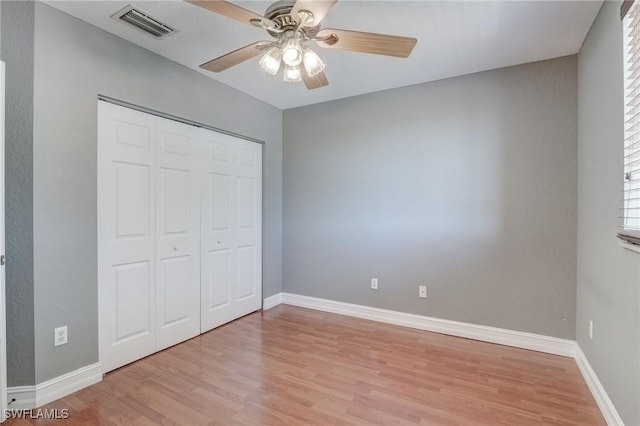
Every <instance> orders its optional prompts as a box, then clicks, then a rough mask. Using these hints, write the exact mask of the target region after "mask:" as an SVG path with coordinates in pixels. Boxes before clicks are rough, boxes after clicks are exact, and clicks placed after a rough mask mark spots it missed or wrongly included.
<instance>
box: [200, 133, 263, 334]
mask: <svg viewBox="0 0 640 426" xmlns="http://www.w3.org/2000/svg"><path fill="white" fill-rule="evenodd" d="M203 134H204V139H205V140H206V146H207V152H208V154H209V155H208V156H207V158H206V160H207V165H206V177H205V178H203V186H204V188H203V189H204V190H203V213H202V217H203V223H202V226H203V230H202V244H203V252H202V253H203V254H202V256H203V257H208V258H209V262H204V263H203V265H202V283H203V289H202V303H203V305H202V331H203V332H204V331H207V330H210V329H212V328H214V327H217V326H219V325H222V324H224V323H226V322H229V321H231V320H234V319H236V318H238V317H240V316H243V315H246V314H248V313H251V312H253V311H256V310H258V309H260V307H261V306H262V291H261V261H262V259H261V253H260V250H261V221H262V219H261V212H262V205H261V201H262V200H261V191H262V181H261V178H262V169H261V165H262V158H261V148H262V146H261V145H259V144H256V143H252V142H247V141H244V140H241V139H238V138H234V137H231V136H227V135H222V134H216V133H212V132H203Z"/></svg>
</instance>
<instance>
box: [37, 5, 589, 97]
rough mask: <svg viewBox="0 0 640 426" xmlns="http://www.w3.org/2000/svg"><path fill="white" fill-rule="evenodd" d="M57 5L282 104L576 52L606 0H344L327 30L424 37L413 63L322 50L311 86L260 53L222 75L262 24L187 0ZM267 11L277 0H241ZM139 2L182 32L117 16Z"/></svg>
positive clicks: (332, 14) (262, 33)
mask: <svg viewBox="0 0 640 426" xmlns="http://www.w3.org/2000/svg"><path fill="white" fill-rule="evenodd" d="M47 3H48V4H49V5H50V6H52V7H55V8H57V9H59V10H62V11H64V12H66V13H68V14H70V15H73V16H75V17H77V18H79V19H82V20H83V21H86V22H88V23H90V24H93V25H95V26H97V27H100V28H102V29H104V30H106V31H109V32H111V33H113V34H115V35H117V36H119V37H122V38H124V39H126V40H129V41H130V42H132V43H135V44H138V45H140V46H142V47H144V48H146V49H148V50H151V51H153V52H156V53H158V54H160V55H162V56H164V57H166V58H168V59H171V60H173V61H175V62H178V63H180V64H183V65H185V66H187V67H189V68H192V69H194V70H197V71H198V72H202V73H203V74H205V75H207V76H209V77H211V78H214V79H216V80H218V81H220V82H222V83H224V84H227V85H229V86H231V87H234V88H236V89H238V90H240V91H242V92H245V93H247V94H249V95H251V96H253V97H256V98H258V99H261V100H263V101H265V102H267V103H269V104H271V105H274V106H276V107H278V108H280V109H287V108H293V107H297V106H302V105H309V104H313V103H318V102H324V101H328V100H333V99H340V98H344V97H349V96H355V95H360V94H364V93H371V92H376V91H380V90H385V89H390V88H394V87H400V86H407V85H411V84H416V83H423V82H428V81H433V80H438V79H442V78H447V77H453V76H457V75H463V74H469V73H473V72H478V71H484V70H489V69H495V68H501V67H505V66H510V65H516V64H521V63H527V62H534V61H539V60H544V59H550V58H555V57H560V56H565V55H570V54H574V53H577V52H578V50H579V49H580V46H581V45H582V42H583V40H584V38H585V36H586V34H587V32H588V31H589V28H590V26H591V24H592V22H593V20H594V19H595V16H596V15H597V13H598V10H599V9H600V6H601V5H602V1H564V2H563V1H471V2H457V1H398V0H396V1H353V0H340V1H339V2H338V3H337V4H336V6H335V7H334V8H333V9H332V10H331V12H330V13H329V15H328V16H327V17H326V18H325V20H324V21H323V25H322V26H323V27H329V28H342V29H354V30H360V31H369V32H380V33H387V34H396V35H403V36H410V37H415V38H417V39H418V43H417V45H416V47H415V49H414V51H413V54H412V55H411V57H409V58H408V59H399V58H392V57H385V56H377V55H369V54H364V53H354V52H342V51H335V50H328V49H322V48H319V47H317V48H314V50H316V52H317V53H318V54H319V55H320V56H321V57H322V58H323V59H324V61H325V62H326V69H325V73H326V75H327V77H328V79H329V82H330V84H329V86H328V87H323V88H320V89H316V90H313V91H309V90H307V89H306V88H305V87H304V84H303V83H285V82H283V81H282V79H281V77H273V76H270V75H267V74H265V73H264V72H262V71H261V70H260V68H259V66H258V60H259V57H256V58H254V59H252V60H249V61H247V62H245V63H243V64H240V65H237V66H235V67H233V68H230V69H229V70H226V71H224V72H222V73H218V74H214V73H210V72H208V71H204V70H201V69H200V68H198V65H200V64H201V63H203V62H206V61H208V60H210V59H213V58H215V57H217V56H220V55H222V54H225V53H227V52H229V51H231V50H234V49H237V48H239V47H242V46H244V45H247V44H250V43H252V42H254V41H257V40H268V39H269V36H268V35H267V33H266V32H265V31H264V30H262V29H259V28H255V27H252V26H249V25H243V24H242V23H240V22H237V21H234V20H231V19H228V18H226V17H224V16H220V15H217V14H215V13H212V12H209V11H206V10H204V9H201V8H199V7H197V6H193V5H191V4H188V3H185V2H182V1H119V0H116V1H50V2H47ZM234 3H236V4H238V5H241V6H242V7H245V8H247V9H251V10H253V11H256V12H258V13H260V14H262V13H263V12H264V10H265V9H266V8H267V7H268V5H269V4H270V3H269V2H263V1H236V2H234ZM128 4H133V5H134V6H136V7H137V8H139V9H142V10H143V11H145V12H147V13H149V14H150V15H151V16H153V17H155V18H157V19H159V20H161V21H163V22H166V23H167V24H169V25H171V26H173V27H174V28H177V29H178V30H179V32H178V33H177V34H175V35H172V36H170V37H168V38H166V39H163V40H156V39H153V38H151V37H149V36H147V35H145V34H143V33H141V32H140V31H137V30H136V29H133V28H130V27H128V26H126V25H125V24H122V23H120V22H117V21H115V20H114V19H111V18H110V16H111V15H112V14H114V13H115V12H117V11H118V10H120V9H122V8H123V7H125V6H127V5H128Z"/></svg>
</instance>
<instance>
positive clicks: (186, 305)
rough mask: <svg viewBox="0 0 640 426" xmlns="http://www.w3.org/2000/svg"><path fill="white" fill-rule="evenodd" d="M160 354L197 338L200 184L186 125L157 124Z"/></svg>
mask: <svg viewBox="0 0 640 426" xmlns="http://www.w3.org/2000/svg"><path fill="white" fill-rule="evenodd" d="M157 126H158V127H157V129H158V130H157V132H158V141H157V144H156V147H157V150H158V153H157V158H158V161H157V165H156V175H157V187H156V196H157V201H156V212H157V232H156V234H157V240H156V251H157V263H156V264H157V282H156V295H157V300H158V304H157V307H156V309H157V327H158V350H160V349H163V348H166V347H168V346H171V345H174V344H176V343H179V342H181V341H184V340H187V339H189V338H191V337H194V336H197V335H198V334H199V332H200V182H199V179H198V174H199V167H198V155H197V154H198V147H197V144H198V138H197V132H196V131H195V130H196V129H195V128H193V127H192V126H188V125H186V124H182V123H177V122H173V121H168V120H164V119H160V118H159V119H158V124H157Z"/></svg>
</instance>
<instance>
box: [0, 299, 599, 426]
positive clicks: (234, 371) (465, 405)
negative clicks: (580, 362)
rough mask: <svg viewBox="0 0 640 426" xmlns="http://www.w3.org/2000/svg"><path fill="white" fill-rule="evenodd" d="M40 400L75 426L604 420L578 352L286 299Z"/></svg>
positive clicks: (580, 423)
mask: <svg viewBox="0 0 640 426" xmlns="http://www.w3.org/2000/svg"><path fill="white" fill-rule="evenodd" d="M42 408H47V409H62V408H66V409H68V410H69V414H70V417H69V419H67V420H61V421H56V422H55V423H64V424H70V425H85V424H86V425H121V426H123V425H143V426H146V425H189V426H191V425H194V426H195V425H225V426H235V425H322V426H326V425H349V426H351V425H357V426H360V425H430V426H434V425H435V426H439V425H443V426H468V425H496V424H498V425H500V424H503V425H514V424H517V425H519V426H525V425H556V426H589V425H604V424H605V422H604V419H603V417H602V415H601V413H600V411H599V410H598V407H597V405H596V403H595V401H594V399H593V397H592V395H591V393H590V391H589V389H588V387H587V385H586V383H585V382H584V380H583V378H582V376H581V374H580V371H579V370H578V368H577V366H576V364H575V361H574V360H573V359H570V358H564V357H560V356H555V355H549V354H543V353H539V352H533V351H527V350H523V349H518V348H512V347H506V346H500V345H495V344H490V343H483V342H478V341H473V340H468V339H462V338H458V337H453V336H445V335H440V334H436V333H430V332H426V331H420V330H413V329H409V328H403V327H398V326H392V325H387V324H382V323H377V322H372V321H367V320H361V319H357V318H350V317H345V316H340V315H335V314H329V313H324V312H318V311H313V310H308V309H302V308H295V307H291V306H284V305H281V306H278V307H276V308H273V309H271V310H269V311H267V312H258V313H255V314H252V315H248V316H246V317H243V318H241V319H239V320H237V321H234V322H232V323H229V324H227V325H225V326H222V327H219V328H218V329H215V330H212V331H210V332H208V333H205V334H203V335H201V336H199V337H196V338H194V339H191V340H189V341H187V342H184V343H182V344H180V345H177V346H174V347H171V348H168V349H166V350H164V351H162V352H160V353H157V354H154V355H152V356H150V357H147V358H145V359H142V360H140V361H138V362H136V363H133V364H130V365H127V366H125V367H122V368H120V369H119V370H116V371H113V372H111V373H109V374H107V375H106V376H105V377H104V380H103V381H102V382H100V383H98V384H95V385H93V386H91V387H88V388H86V389H83V390H81V391H79V392H76V393H74V394H72V395H69V396H67V397H65V398H63V399H61V400H58V401H55V402H53V403H51V404H49V405H47V406H46V407H42ZM49 423H52V422H51V421H43V420H41V419H40V420H37V419H10V420H9V421H8V422H7V423H6V424H7V425H10V426H22V425H34V424H49Z"/></svg>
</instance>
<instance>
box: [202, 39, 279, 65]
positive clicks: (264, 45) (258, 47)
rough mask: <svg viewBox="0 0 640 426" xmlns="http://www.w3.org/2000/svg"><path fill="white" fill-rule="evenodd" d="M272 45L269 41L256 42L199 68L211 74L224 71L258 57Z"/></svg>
mask: <svg viewBox="0 0 640 426" xmlns="http://www.w3.org/2000/svg"><path fill="white" fill-rule="evenodd" d="M272 45H273V43H271V42H269V41H267V42H265V41H257V42H255V43H253V44H250V45H248V46H245V47H241V48H240V49H238V50H234V51H233V52H229V53H227V54H226V55H222V56H220V57H218V58H215V59H212V60H211V61H209V62H205V63H204V64H202V65H200V68H202V69H205V70H207V71H213V72H220V71H224V70H226V69H228V68H231V67H232V66H234V65H238V64H239V63H241V62H244V61H246V60H248V59H251V58H253V57H254V56H258V55H259V54H261V53H262V52H264V51H265V50H266V49H268V48H269V47H271V46H272Z"/></svg>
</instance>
